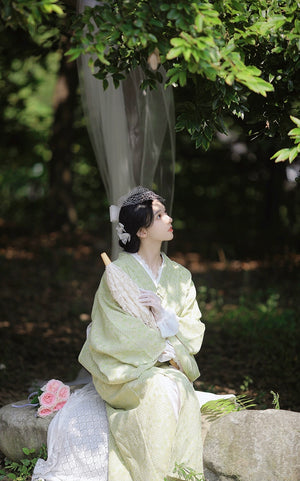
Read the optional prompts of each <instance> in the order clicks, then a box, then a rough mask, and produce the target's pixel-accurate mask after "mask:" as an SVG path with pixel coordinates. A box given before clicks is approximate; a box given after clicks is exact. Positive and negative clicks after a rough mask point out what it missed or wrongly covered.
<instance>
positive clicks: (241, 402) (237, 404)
mask: <svg viewBox="0 0 300 481" xmlns="http://www.w3.org/2000/svg"><path fill="white" fill-rule="evenodd" d="M255 406H256V403H255V402H253V399H251V398H249V397H248V396H247V395H245V394H238V395H237V396H236V397H235V398H232V399H230V398H228V399H219V400H217V401H208V402H207V403H205V404H204V405H203V406H202V408H201V413H202V414H204V415H205V416H207V420H208V421H209V422H212V421H215V420H216V419H219V418H220V417H222V416H225V415H226V414H229V413H232V412H238V411H243V410H244V409H249V408H252V407H255Z"/></svg>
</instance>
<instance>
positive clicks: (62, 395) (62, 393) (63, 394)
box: [57, 386, 70, 401]
mask: <svg viewBox="0 0 300 481" xmlns="http://www.w3.org/2000/svg"><path fill="white" fill-rule="evenodd" d="M69 396H70V387H69V386H62V387H61V388H60V389H59V390H58V392H57V398H58V399H59V401H67V400H68V399H69Z"/></svg>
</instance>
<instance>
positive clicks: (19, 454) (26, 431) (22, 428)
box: [0, 401, 55, 461]
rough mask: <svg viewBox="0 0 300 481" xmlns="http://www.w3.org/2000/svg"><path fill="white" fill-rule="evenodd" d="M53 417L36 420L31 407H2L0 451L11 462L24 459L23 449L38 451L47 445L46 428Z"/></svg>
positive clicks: (33, 408)
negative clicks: (43, 445)
mask: <svg viewBox="0 0 300 481" xmlns="http://www.w3.org/2000/svg"><path fill="white" fill-rule="evenodd" d="M27 402H28V401H27ZM25 403H26V401H20V402H17V403H15V404H16V405H19V406H20V405H22V404H25ZM54 416H55V414H51V415H50V416H47V417H46V418H38V417H36V408H35V407H33V406H27V407H20V408H14V407H12V405H11V404H8V405H7V406H4V407H3V408H1V409H0V451H2V453H3V454H5V456H7V457H8V458H9V459H11V460H12V461H18V460H20V459H24V457H25V455H24V453H23V451H22V449H23V448H30V449H32V448H34V449H35V450H36V451H38V450H39V449H40V447H41V446H42V444H46V443H47V430H48V426H49V424H50V421H51V419H52V418H53V417H54Z"/></svg>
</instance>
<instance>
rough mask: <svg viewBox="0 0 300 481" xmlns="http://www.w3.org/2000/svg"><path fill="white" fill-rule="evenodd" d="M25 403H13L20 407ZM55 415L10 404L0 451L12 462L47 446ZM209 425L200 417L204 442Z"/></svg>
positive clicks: (0, 413)
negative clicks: (26, 451)
mask: <svg viewBox="0 0 300 481" xmlns="http://www.w3.org/2000/svg"><path fill="white" fill-rule="evenodd" d="M25 403H26V401H20V402H17V403H15V404H16V405H19V406H21V405H22V404H25ZM54 416H55V414H52V415H50V416H47V417H46V418H43V419H42V418H38V417H36V408H34V407H32V406H27V407H24V408H14V407H12V405H11V404H8V405H7V406H4V407H3V408H1V409H0V451H2V453H3V454H4V455H5V456H6V457H7V458H8V459H11V460H12V461H19V460H20V459H23V458H24V453H23V450H22V449H23V448H25V447H26V448H34V449H35V450H36V451H38V450H39V449H40V447H41V446H42V444H47V431H48V427H49V424H50V422H51V420H52V419H53V417H54ZM210 425H211V423H210V422H209V421H208V420H207V417H206V416H202V439H203V441H204V439H205V436H206V434H207V432H208V431H209V428H210Z"/></svg>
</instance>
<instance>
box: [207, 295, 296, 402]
mask: <svg viewBox="0 0 300 481" xmlns="http://www.w3.org/2000/svg"><path fill="white" fill-rule="evenodd" d="M198 299H199V304H200V308H201V310H202V313H203V319H204V322H205V324H206V337H205V341H204V350H205V349H207V350H208V352H209V358H210V359H211V358H212V360H211V361H210V362H213V363H214V369H215V370H216V371H219V372H220V373H221V374H224V372H225V374H226V369H224V364H225V365H227V370H230V372H232V379H234V382H235V387H236V389H237V392H243V393H250V394H251V395H253V394H255V396H256V397H257V399H256V401H259V398H260V397H261V398H264V397H265V396H264V395H263V394H266V393H268V395H269V393H270V392H271V391H272V392H271V394H273V393H274V391H276V392H279V394H278V398H279V395H280V397H281V399H282V398H283V400H284V408H285V409H294V410H297V408H296V406H297V402H298V401H297V399H298V400H299V392H298V393H297V390H298V387H297V386H299V354H298V345H299V337H300V329H299V322H298V319H299V316H300V312H299V307H298V302H297V301H296V299H295V300H294V305H293V306H292V307H291V304H292V302H291V299H289V303H286V302H284V300H285V299H284V298H283V297H281V296H280V293H279V292H278V291H276V290H275V289H270V288H268V289H266V290H265V291H264V290H255V291H252V292H251V291H250V292H248V293H247V294H245V293H243V294H242V295H239V297H237V298H236V299H233V300H231V303H230V304H229V302H228V301H227V302H226V301H225V299H224V296H223V294H222V293H220V291H217V290H215V289H207V288H203V287H201V288H199V289H198ZM287 304H288V305H287ZM205 343H206V344H205ZM220 345H222V348H223V351H222V356H221V355H220V358H219V357H218V356H219V354H218V353H219V351H221V349H218V346H220ZM224 352H225V353H226V354H225V357H224ZM200 355H201V351H200ZM203 357H204V361H202V362H205V361H206V359H205V355H204V356H203ZM214 357H215V359H214ZM236 373H238V374H239V376H240V379H239V380H238V379H237V378H235V376H236ZM200 379H201V378H200ZM225 383H226V381H225V382H224V385H226V384H225ZM274 394H275V393H274ZM274 394H273V395H274ZM259 403H260V401H259ZM259 403H258V404H259ZM273 404H274V405H275V401H274V399H273ZM262 407H267V406H265V405H263V404H262Z"/></svg>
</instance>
